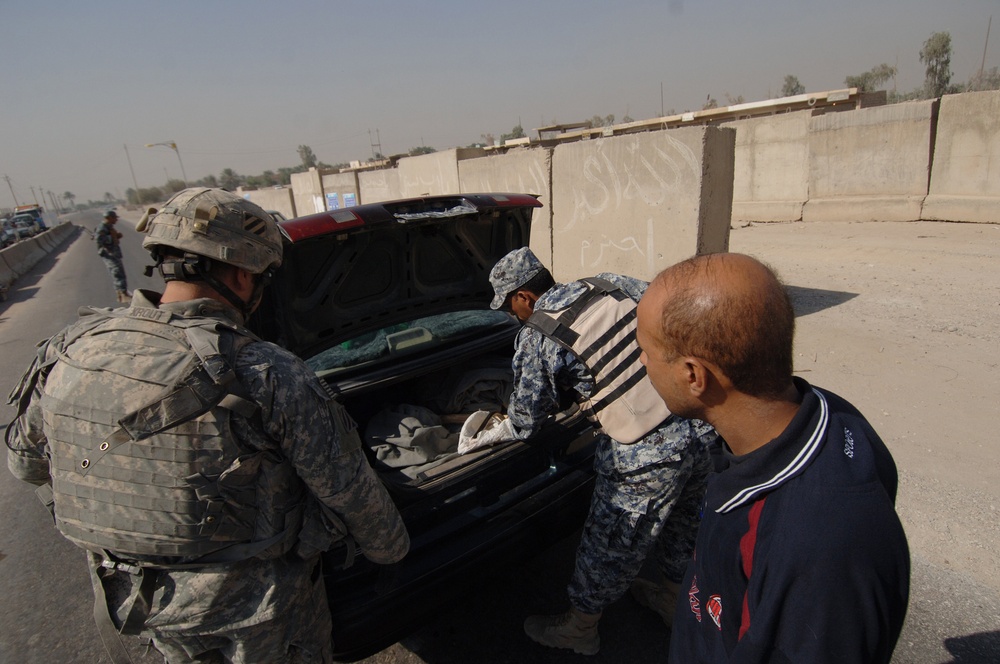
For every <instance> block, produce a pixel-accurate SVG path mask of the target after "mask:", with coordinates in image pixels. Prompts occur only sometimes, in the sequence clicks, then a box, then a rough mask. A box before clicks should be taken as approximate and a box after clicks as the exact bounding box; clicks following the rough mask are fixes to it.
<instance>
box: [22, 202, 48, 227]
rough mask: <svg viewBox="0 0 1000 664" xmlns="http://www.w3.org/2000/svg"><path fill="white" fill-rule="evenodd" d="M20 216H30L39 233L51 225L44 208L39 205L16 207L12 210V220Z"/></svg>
mask: <svg viewBox="0 0 1000 664" xmlns="http://www.w3.org/2000/svg"><path fill="white" fill-rule="evenodd" d="M21 215H29V216H31V217H32V218H33V219H34V220H35V222H36V223H37V224H38V230H39V232H41V231H44V230H46V229H48V228H49V227H50V226H52V225H53V224H52V223H50V221H51V220H50V219H49V218H48V217H49V215H48V213H46V212H45V208H43V207H42V206H41V205H18V206H17V207H15V208H14V218H15V219H16V218H17V217H20V216H21Z"/></svg>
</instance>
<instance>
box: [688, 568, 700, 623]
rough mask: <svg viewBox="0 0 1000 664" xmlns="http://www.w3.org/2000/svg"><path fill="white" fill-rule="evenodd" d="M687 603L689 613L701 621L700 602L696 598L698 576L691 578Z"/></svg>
mask: <svg viewBox="0 0 1000 664" xmlns="http://www.w3.org/2000/svg"><path fill="white" fill-rule="evenodd" d="M688 604H690V605H691V613H693V614H694V617H695V618H697V620H698V622H701V602H700V601H699V600H698V577H697V576H695V577H694V578H693V579H691V590H689V591H688Z"/></svg>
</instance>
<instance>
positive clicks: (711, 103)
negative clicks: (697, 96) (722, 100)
mask: <svg viewBox="0 0 1000 664" xmlns="http://www.w3.org/2000/svg"><path fill="white" fill-rule="evenodd" d="M718 107H719V102H718V101H716V100H715V98H714V97H713V96H712V95H711V94H709V95H708V96H707V97H706V98H705V103H704V104H702V106H701V110H703V111H707V110H709V109H712V108H718Z"/></svg>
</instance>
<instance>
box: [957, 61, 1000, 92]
mask: <svg viewBox="0 0 1000 664" xmlns="http://www.w3.org/2000/svg"><path fill="white" fill-rule="evenodd" d="M965 89H966V90H1000V68H998V67H990V68H989V69H987V70H985V71H983V72H982V73H979V74H976V77H975V78H973V79H972V80H970V81H969V83H968V85H966V86H965Z"/></svg>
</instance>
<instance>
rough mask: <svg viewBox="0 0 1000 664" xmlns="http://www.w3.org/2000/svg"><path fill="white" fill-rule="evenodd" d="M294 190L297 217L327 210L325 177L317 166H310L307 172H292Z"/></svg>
mask: <svg viewBox="0 0 1000 664" xmlns="http://www.w3.org/2000/svg"><path fill="white" fill-rule="evenodd" d="M292 192H294V193H293V196H294V199H295V216H296V217H304V216H306V215H307V214H316V213H317V212H326V199H325V198H324V196H323V177H322V175H321V174H320V172H319V171H318V170H316V169H315V168H310V169H309V170H308V171H306V172H305V173H292Z"/></svg>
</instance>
